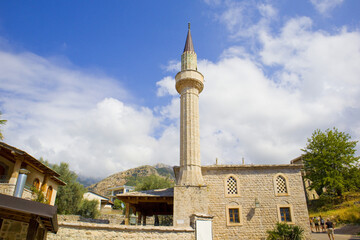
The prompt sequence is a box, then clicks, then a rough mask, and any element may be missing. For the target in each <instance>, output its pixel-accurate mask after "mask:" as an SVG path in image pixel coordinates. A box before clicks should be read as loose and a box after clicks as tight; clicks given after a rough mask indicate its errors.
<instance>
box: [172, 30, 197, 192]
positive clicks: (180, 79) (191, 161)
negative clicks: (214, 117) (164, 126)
mask: <svg viewBox="0 0 360 240" xmlns="http://www.w3.org/2000/svg"><path fill="white" fill-rule="evenodd" d="M175 80H176V90H177V91H178V93H179V94H180V172H179V178H178V183H177V184H178V185H181V186H200V185H204V180H203V177H202V174H201V164H200V123H199V94H200V92H201V91H202V90H203V87H204V84H203V81H204V77H203V75H202V74H201V73H200V72H198V71H197V56H196V53H195V51H194V46H193V43H192V39H191V33H190V29H189V32H188V36H187V39H186V43H185V48H184V52H183V54H182V55H181V72H179V73H178V74H177V75H176V76H175Z"/></svg>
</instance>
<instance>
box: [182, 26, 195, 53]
mask: <svg viewBox="0 0 360 240" xmlns="http://www.w3.org/2000/svg"><path fill="white" fill-rule="evenodd" d="M184 52H195V50H194V44H193V42H192V38H191V32H190V23H188V34H187V37H186V42H185V47H184Z"/></svg>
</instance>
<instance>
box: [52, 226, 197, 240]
mask: <svg viewBox="0 0 360 240" xmlns="http://www.w3.org/2000/svg"><path fill="white" fill-rule="evenodd" d="M47 239H48V240H58V239H61V240H64V239H73V240H83V239H102V240H103V239H105V240H107V239H132V240H143V239H165V240H173V239H181V240H194V239H195V230H194V229H192V228H190V227H188V228H175V227H154V226H125V225H115V224H94V223H82V222H78V223H69V222H60V223H59V231H58V232H57V234H53V233H48V236H47Z"/></svg>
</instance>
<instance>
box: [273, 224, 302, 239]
mask: <svg viewBox="0 0 360 240" xmlns="http://www.w3.org/2000/svg"><path fill="white" fill-rule="evenodd" d="M267 234H268V237H267V238H266V239H267V240H301V239H302V238H303V234H304V230H303V229H302V228H301V227H299V226H296V225H295V226H290V225H287V224H286V223H277V224H276V226H275V228H274V230H268V231H267Z"/></svg>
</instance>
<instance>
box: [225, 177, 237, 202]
mask: <svg viewBox="0 0 360 240" xmlns="http://www.w3.org/2000/svg"><path fill="white" fill-rule="evenodd" d="M225 195H227V196H228V197H230V196H238V195H239V180H238V179H237V177H236V176H234V175H229V176H228V177H226V180H225Z"/></svg>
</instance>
